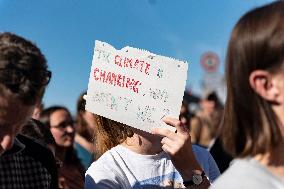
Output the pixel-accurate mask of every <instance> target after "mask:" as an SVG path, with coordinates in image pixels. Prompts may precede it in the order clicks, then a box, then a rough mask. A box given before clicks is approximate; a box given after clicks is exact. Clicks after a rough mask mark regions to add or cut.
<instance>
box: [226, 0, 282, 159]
mask: <svg viewBox="0 0 284 189" xmlns="http://www.w3.org/2000/svg"><path fill="white" fill-rule="evenodd" d="M283 18H284V1H277V2H274V3H271V4H268V5H265V6H263V7H260V8H256V9H254V10H252V11H250V12H248V13H247V14H245V15H244V16H243V17H242V18H241V19H240V20H239V21H238V23H237V24H236V26H235V27H234V29H233V32H232V34H231V39H230V42H229V45H228V52H227V58H226V79H227V90H228V92H227V100H226V105H225V112H224V120H223V125H222V138H223V144H224V147H225V149H226V150H227V151H228V152H230V153H231V154H232V155H234V156H238V157H246V156H253V155H256V154H259V153H265V152H268V151H270V150H271V149H272V148H273V146H276V145H277V144H278V143H279V140H280V131H279V126H278V119H277V117H276V115H275V113H274V111H273V110H272V108H271V102H268V101H266V100H265V99H263V98H261V97H260V96H259V95H258V94H256V93H255V92H254V90H253V89H252V88H251V87H250V84H249V76H250V74H251V73H252V71H254V70H267V71H269V72H271V73H274V71H275V70H276V69H277V68H278V69H279V67H280V66H281V65H282V63H283V60H284V21H283Z"/></svg>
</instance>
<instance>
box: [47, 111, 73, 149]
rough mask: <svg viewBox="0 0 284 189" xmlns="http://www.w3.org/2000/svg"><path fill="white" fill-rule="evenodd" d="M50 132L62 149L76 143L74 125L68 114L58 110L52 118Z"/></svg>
mask: <svg viewBox="0 0 284 189" xmlns="http://www.w3.org/2000/svg"><path fill="white" fill-rule="evenodd" d="M50 130H51V133H52V135H53V137H54V139H55V142H56V144H57V145H58V146H60V147H70V146H72V145H73V141H74V123H73V120H72V118H71V116H70V115H69V113H68V112H66V111H65V110H57V111H55V112H53V113H52V114H51V116H50Z"/></svg>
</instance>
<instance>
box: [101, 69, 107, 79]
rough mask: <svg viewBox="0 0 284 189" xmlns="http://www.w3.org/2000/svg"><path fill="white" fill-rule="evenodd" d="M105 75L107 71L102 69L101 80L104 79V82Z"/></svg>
mask: <svg viewBox="0 0 284 189" xmlns="http://www.w3.org/2000/svg"><path fill="white" fill-rule="evenodd" d="M105 77H106V71H102V70H101V72H100V81H102V79H103V82H105Z"/></svg>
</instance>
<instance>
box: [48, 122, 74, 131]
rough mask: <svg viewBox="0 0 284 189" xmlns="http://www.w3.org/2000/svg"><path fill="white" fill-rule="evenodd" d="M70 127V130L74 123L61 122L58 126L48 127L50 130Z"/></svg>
mask: <svg viewBox="0 0 284 189" xmlns="http://www.w3.org/2000/svg"><path fill="white" fill-rule="evenodd" d="M68 126H71V127H72V128H73V127H74V122H73V121H63V122H61V123H59V124H58V125H54V126H50V128H56V129H62V130H63V129H65V128H66V127H68Z"/></svg>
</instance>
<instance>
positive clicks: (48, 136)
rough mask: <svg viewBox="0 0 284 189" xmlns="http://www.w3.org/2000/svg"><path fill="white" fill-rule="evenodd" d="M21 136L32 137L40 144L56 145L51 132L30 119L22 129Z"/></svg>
mask: <svg viewBox="0 0 284 189" xmlns="http://www.w3.org/2000/svg"><path fill="white" fill-rule="evenodd" d="M21 134H23V135H26V136H29V137H32V138H34V139H36V140H37V141H39V142H40V143H42V144H44V145H47V144H51V145H56V143H55V139H54V138H53V136H52V133H51V131H50V130H49V129H48V128H47V127H46V126H45V125H44V124H43V123H41V122H40V121H38V120H36V119H32V118H31V119H30V120H29V121H28V122H27V123H26V124H25V125H24V126H23V128H22V130H21Z"/></svg>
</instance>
